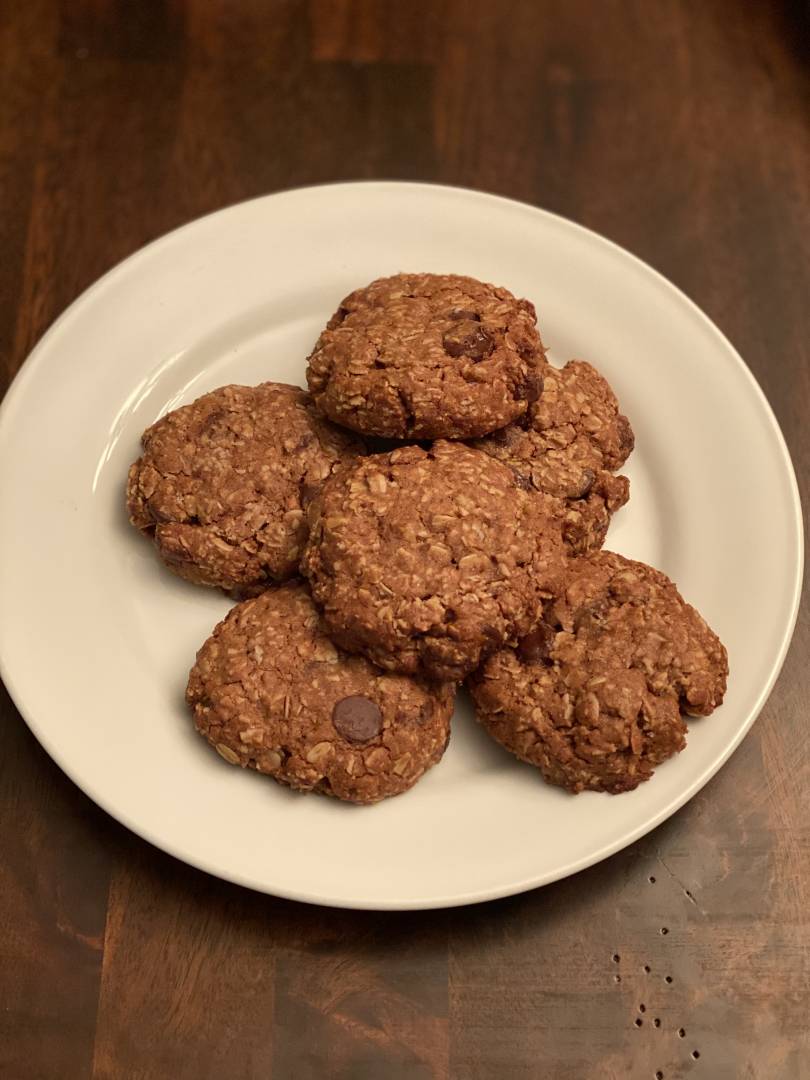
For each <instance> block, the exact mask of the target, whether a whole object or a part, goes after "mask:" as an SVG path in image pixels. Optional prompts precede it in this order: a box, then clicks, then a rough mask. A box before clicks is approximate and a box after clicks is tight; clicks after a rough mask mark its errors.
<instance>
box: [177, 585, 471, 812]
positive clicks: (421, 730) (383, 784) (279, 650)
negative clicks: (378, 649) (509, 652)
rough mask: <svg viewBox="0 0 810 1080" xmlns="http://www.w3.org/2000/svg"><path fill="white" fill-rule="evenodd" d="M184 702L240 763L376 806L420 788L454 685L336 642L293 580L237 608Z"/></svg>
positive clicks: (223, 751) (444, 734) (224, 752)
mask: <svg viewBox="0 0 810 1080" xmlns="http://www.w3.org/2000/svg"><path fill="white" fill-rule="evenodd" d="M186 700H187V702H188V704H189V706H190V708H191V709H192V711H193V714H194V723H195V725H196V727H197V730H198V731H199V732H200V734H201V735H203V736H204V737H205V738H206V739H207V740H208V742H209V743H211V745H212V746H213V747H214V748H215V749H216V750H217V751H218V752H219V754H220V755H221V756H222V757H223V758H224V759H225V760H226V761H228V762H230V763H231V764H233V765H241V766H242V768H251V769H257V770H258V771H259V772H262V773H267V774H268V775H269V776H272V777H273V778H274V779H275V780H278V781H279V782H280V783H282V784H287V785H289V786H290V787H293V788H297V789H298V790H299V791H320V792H324V793H326V794H327V795H334V796H336V797H337V798H338V799H343V800H345V801H347V802H354V803H373V802H377V801H378V800H380V799H384V798H386V797H387V796H389V795H399V794H400V793H401V792H403V791H407V790H408V788H410V787H413V785H414V784H415V783H416V781H417V780H418V779H419V778H420V777H421V776H422V775H423V773H425V772H426V771H427V770H428V769H429V768H430V767H431V765H435V764H436V762H437V761H438V760H439V759H440V758H441V756H442V754H443V753H444V750H445V747H446V746H447V741H448V739H449V736H450V715H451V713H452V711H453V688H452V687H451V686H449V685H444V686H438V685H427V684H425V683H423V682H419V681H417V680H415V679H409V678H407V677H405V676H403V675H392V674H390V673H388V672H383V671H380V670H379V669H377V668H375V667H373V666H372V665H371V664H370V663H369V662H368V661H367V660H365V659H363V658H362V657H359V656H349V655H347V654H346V653H342V652H341V651H340V650H339V649H336V648H335V646H334V645H333V644H332V642H331V641H330V640H329V638H328V637H327V636H326V633H325V632H324V629H323V626H322V624H321V622H320V619H319V617H318V613H317V611H316V609H315V606H314V605H313V603H312V599H311V597H310V595H309V590H308V589H307V588H306V586H305V585H304V584H302V583H301V582H289V583H287V584H286V585H282V586H280V587H279V588H277V589H268V590H266V591H265V592H264V593H262V594H261V595H260V596H258V597H255V598H254V599H251V600H245V601H244V602H243V603H241V604H238V605H237V606H236V607H235V608H233V609H232V610H231V612H230V613H229V614H228V616H227V618H225V619H224V620H223V621H222V622H221V623H220V624H219V626H217V627H216V629H215V630H214V632H213V634H212V635H211V637H210V638H209V639H208V640H207V641H206V642H205V644H204V645H203V647H202V648H201V649H200V651H199V652H198V653H197V662H196V663H195V665H194V667H193V668H192V670H191V675H190V676H189V681H188V689H187V690H186Z"/></svg>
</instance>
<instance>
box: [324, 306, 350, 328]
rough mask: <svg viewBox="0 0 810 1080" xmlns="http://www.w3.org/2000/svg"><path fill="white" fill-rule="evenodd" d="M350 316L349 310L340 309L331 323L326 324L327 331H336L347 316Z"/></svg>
mask: <svg viewBox="0 0 810 1080" xmlns="http://www.w3.org/2000/svg"><path fill="white" fill-rule="evenodd" d="M348 314H349V309H348V308H345V307H339V308H338V309H337V311H336V312H335V314H334V315H333V316H332V318H331V319H330V320H329V322H328V323H327V324H326V329H327V330H334V329H335V327H336V326H340V324H341V323H342V322H343V320H344V319H345V318H346V316H347V315H348Z"/></svg>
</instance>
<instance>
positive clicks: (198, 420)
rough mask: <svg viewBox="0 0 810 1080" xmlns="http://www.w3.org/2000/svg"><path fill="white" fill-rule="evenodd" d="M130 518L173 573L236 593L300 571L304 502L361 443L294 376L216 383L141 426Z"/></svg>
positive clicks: (129, 489) (132, 476)
mask: <svg viewBox="0 0 810 1080" xmlns="http://www.w3.org/2000/svg"><path fill="white" fill-rule="evenodd" d="M142 443H143V452H142V455H141V457H140V458H139V459H138V460H137V461H136V462H135V463H134V464H133V465H132V467H131V468H130V471H129V479H128V483H127V509H128V511H129V517H130V521H131V522H132V524H133V525H135V526H136V527H137V528H139V529H141V530H142V531H143V532H144V533H146V534H147V535H151V536H152V538H153V539H154V543H155V547H156V548H157V551H158V554H159V555H160V557H161V558H162V559H163V561H164V562H165V563H166V565H167V566H168V567H169V568H170V569H171V570H173V571H174V572H175V573H176V574H179V575H180V576H181V577H183V578H185V579H186V580H188V581H192V582H195V583H196V584H200V585H213V586H219V587H221V588H223V589H225V590H226V591H230V592H233V593H235V594H237V595H248V594H250V593H252V592H257V591H260V590H261V589H263V588H265V587H266V586H267V585H269V584H271V583H272V582H274V581H283V580H285V579H286V578H289V577H292V576H293V575H294V574H297V572H298V562H299V559H300V555H301V550H302V547H303V543H304V541H305V539H306V517H305V513H304V510H305V506H306V503H307V501H308V499H309V498H310V497H311V496H312V494H313V493H314V492H315V491H317V490H318V489H319V487H320V485H321V484H322V483H323V481H324V480H325V479H326V478H327V477H328V476H329V475H331V473H332V472H333V471H334V469H335V468H337V467H338V466H339V465H340V464H341V463H343V462H346V461H349V460H352V459H353V458H354V457H356V455H357V454H358V453H362V452H363V450H364V448H363V446H362V444H361V442H360V441H359V440H358V439H356V438H355V437H353V436H352V435H350V434H349V433H347V432H342V431H339V430H337V429H336V428H335V427H333V425H332V424H330V423H329V422H328V421H325V420H323V419H321V418H320V417H319V416H318V415H317V414H316V412H315V410H314V408H313V406H312V402H311V398H310V396H309V394H307V393H306V391H304V390H301V389H300V388H299V387H297V386H287V385H285V384H282V383H264V384H262V385H261V386H223V387H220V389H218V390H214V391H213V392H212V393H210V394H205V395H204V396H203V397H201V398H198V399H197V400H196V401H195V402H193V403H192V404H191V405H185V406H183V407H182V408H180V409H175V410H174V411H173V412H170V413H168V414H167V415H166V416H164V417H162V418H161V419H160V420H158V421H157V422H156V423H155V424H153V425H152V426H151V427H150V428H147V430H146V431H145V432H144V435H143V439H142Z"/></svg>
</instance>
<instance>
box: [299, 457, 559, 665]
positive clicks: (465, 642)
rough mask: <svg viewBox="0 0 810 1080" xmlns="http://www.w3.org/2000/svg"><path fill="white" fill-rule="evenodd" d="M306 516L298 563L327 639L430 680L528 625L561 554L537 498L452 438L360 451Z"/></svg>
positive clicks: (553, 581)
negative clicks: (375, 451) (306, 527)
mask: <svg viewBox="0 0 810 1080" xmlns="http://www.w3.org/2000/svg"><path fill="white" fill-rule="evenodd" d="M308 514H309V519H310V537H309V541H308V543H307V547H306V550H305V553H304V558H303V561H302V569H303V572H304V573H305V574H306V575H307V576H308V577H309V579H310V582H311V585H312V590H313V595H314V596H315V599H316V601H317V602H318V603H319V604H320V605H322V607H323V612H324V619H325V621H326V625H327V627H328V630H329V633H330V634H331V635H332V637H333V638H334V640H335V641H337V642H338V643H339V644H340V645H342V646H343V647H344V648H346V649H347V650H349V651H351V652H361V653H364V654H365V655H366V656H368V657H369V658H370V659H371V660H373V661H374V662H375V663H377V664H379V665H380V666H381V667H385V668H388V669H390V670H395V671H402V672H405V673H407V674H417V673H419V674H424V675H427V676H429V677H431V678H434V679H438V680H440V681H441V680H461V679H462V678H464V676H465V675H466V674H467V673H468V672H470V671H472V669H473V668H475V667H476V666H477V665H478V663H479V662H480V660H481V658H482V657H483V656H486V655H487V654H488V653H490V652H492V651H493V650H494V649H497V648H499V647H500V646H501V645H503V644H504V643H506V642H514V641H515V640H516V639H517V638H518V637H519V636H520V635H522V634H525V633H527V632H528V630H529V628H530V627H531V626H532V624H533V623H534V622H535V621H536V619H537V616H538V613H539V611H540V607H541V604H542V601H543V600H544V599H548V598H549V597H551V596H553V595H554V593H555V589H556V588H557V587H558V585H559V582H560V579H561V575H562V569H563V564H564V561H565V558H564V552H563V544H562V538H561V535H560V530H559V524H558V523H557V522H556V521H555V520H554V519H553V517H552V516H551V515H550V513H549V512H548V510H547V507H546V501H545V499H544V497H542V496H540V495H537V494H536V493H529V492H526V491H523V490H522V489H521V488H520V486H519V485H518V482H517V478H516V476H515V474H514V473H513V472H512V470H511V469H509V468H507V467H506V466H505V465H502V464H501V463H500V462H498V461H495V460H494V459H493V458H491V457H488V456H487V455H486V454H482V453H480V452H479V451H478V450H471V449H470V448H469V447H468V446H465V445H463V444H461V443H452V442H446V441H443V440H440V441H438V442H436V443H434V445H433V446H432V447H431V448H430V449H428V450H424V449H421V448H420V447H418V446H408V447H402V448H400V449H398V450H394V451H393V452H391V453H388V454H375V455H373V456H371V457H368V458H365V459H362V460H359V461H358V462H356V463H355V464H354V465H353V466H350V467H348V468H346V469H344V470H341V472H339V473H337V474H336V475H335V476H333V477H331V478H330V479H329V480H328V481H327V482H326V484H325V485H324V487H323V489H322V491H321V493H320V495H319V496H318V497H317V498H316V499H315V500H313V502H312V504H311V505H310V508H309V512H308Z"/></svg>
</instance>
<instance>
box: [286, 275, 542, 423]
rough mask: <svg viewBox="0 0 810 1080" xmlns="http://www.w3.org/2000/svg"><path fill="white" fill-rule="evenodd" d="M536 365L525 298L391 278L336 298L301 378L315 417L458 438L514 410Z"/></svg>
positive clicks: (430, 279) (531, 383)
mask: <svg viewBox="0 0 810 1080" xmlns="http://www.w3.org/2000/svg"><path fill="white" fill-rule="evenodd" d="M543 367H544V350H543V345H542V342H541V340H540V336H539V334H538V332H537V326H536V316H535V311H534V307H533V306H532V304H531V303H530V302H529V301H528V300H518V299H516V298H515V297H514V296H513V295H512V294H511V293H510V292H508V291H507V290H506V289H501V288H496V287H495V286H494V285H485V284H483V283H482V282H480V281H476V280H475V279H474V278H469V277H460V276H459V275H457V274H397V275H396V276H394V277H388V278H380V279H379V280H377V281H373V282H372V283H371V285H368V286H367V287H366V288H364V289H358V290H356V291H355V292H353V293H351V294H350V295H349V296H347V297H346V299H345V300H343V301H342V303H341V305H340V307H339V308H338V310H337V311H336V312H335V314H334V315H333V316H332V318H331V319H330V320H329V323H328V324H327V327H326V329H325V330H324V331H323V333H322V334H321V336H320V338H319V339H318V342H317V344H316V346H315V349H314V350H313V352H312V355H311V356H310V358H309V367H308V370H307V382H308V385H309V388H310V390H311V391H312V394H313V397H314V398H315V401H316V403H317V405H318V407H319V408H320V409H321V411H322V412H323V413H324V415H326V416H328V417H329V418H330V419H332V420H334V421H336V422H337V423H339V424H343V425H344V426H345V427H348V428H351V429H352V430H354V431H358V432H361V433H362V434H365V435H380V436H387V437H389V438H395V439H438V438H457V439H461V438H472V437H476V436H480V435H485V434H487V432H490V431H494V430H495V429H496V428H500V427H503V426H504V424H508V423H509V422H510V420H515V419H516V418H517V417H519V416H522V415H523V414H524V413H525V412H526V409H527V408H528V405H529V403H530V402H531V401H533V400H534V399H535V398H536V397H537V396H538V394H539V393H540V389H541V386H542V368H543Z"/></svg>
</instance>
